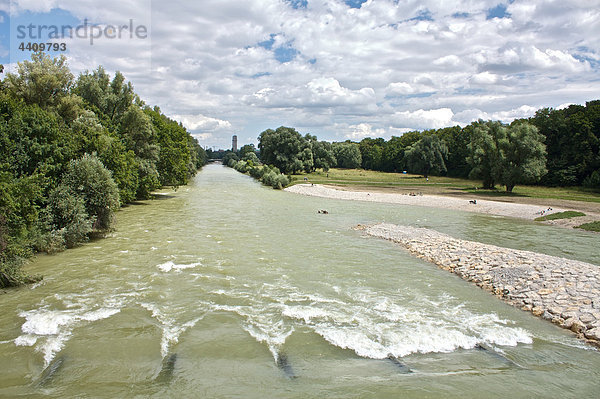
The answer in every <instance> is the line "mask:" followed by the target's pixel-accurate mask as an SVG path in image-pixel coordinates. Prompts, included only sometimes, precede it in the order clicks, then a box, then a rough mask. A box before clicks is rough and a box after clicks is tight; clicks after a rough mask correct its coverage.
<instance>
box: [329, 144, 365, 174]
mask: <svg viewBox="0 0 600 399" xmlns="http://www.w3.org/2000/svg"><path fill="white" fill-rule="evenodd" d="M333 154H334V156H335V159H336V160H337V167H338V168H344V169H356V168H360V164H361V163H362V158H361V156H360V149H359V148H358V144H356V143H351V142H343V143H333Z"/></svg>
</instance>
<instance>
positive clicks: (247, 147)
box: [240, 144, 256, 158]
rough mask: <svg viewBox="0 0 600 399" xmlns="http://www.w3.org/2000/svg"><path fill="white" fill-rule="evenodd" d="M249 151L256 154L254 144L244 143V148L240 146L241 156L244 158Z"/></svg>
mask: <svg viewBox="0 0 600 399" xmlns="http://www.w3.org/2000/svg"><path fill="white" fill-rule="evenodd" d="M249 152H252V153H255V154H256V148H255V147H254V144H245V145H243V146H242V148H240V158H244V156H245V155H246V154H248V153H249Z"/></svg>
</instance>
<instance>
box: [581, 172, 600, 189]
mask: <svg viewBox="0 0 600 399" xmlns="http://www.w3.org/2000/svg"><path fill="white" fill-rule="evenodd" d="M583 186H584V187H588V188H595V189H600V171H598V170H596V171H594V172H593V173H592V174H591V175H589V176H588V177H586V178H585V179H584V180H583Z"/></svg>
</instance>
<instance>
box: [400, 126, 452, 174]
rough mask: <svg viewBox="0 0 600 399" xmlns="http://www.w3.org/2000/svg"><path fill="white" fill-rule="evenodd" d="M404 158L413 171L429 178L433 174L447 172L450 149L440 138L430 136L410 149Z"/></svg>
mask: <svg viewBox="0 0 600 399" xmlns="http://www.w3.org/2000/svg"><path fill="white" fill-rule="evenodd" d="M404 157H405V158H406V162H407V164H408V167H409V168H410V170H411V171H413V172H417V173H420V174H422V175H423V176H425V177H426V178H427V177H428V176H429V174H430V173H432V172H433V173H439V172H446V162H445V160H446V159H447V157H448V147H447V146H446V143H445V142H444V141H442V140H440V139H439V137H437V136H433V135H428V136H424V137H423V138H422V139H420V140H419V141H417V142H416V143H415V144H413V145H411V146H410V147H408V149H406V151H405V153H404Z"/></svg>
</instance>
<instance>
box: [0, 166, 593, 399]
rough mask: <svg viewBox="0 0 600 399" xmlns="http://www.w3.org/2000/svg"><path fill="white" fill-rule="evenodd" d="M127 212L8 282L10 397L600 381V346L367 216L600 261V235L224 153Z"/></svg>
mask: <svg viewBox="0 0 600 399" xmlns="http://www.w3.org/2000/svg"><path fill="white" fill-rule="evenodd" d="M320 209H326V210H328V211H329V214H318V213H317V211H318V210H320ZM117 217H118V225H117V229H116V231H115V232H114V233H112V234H110V236H109V237H107V238H105V239H99V240H94V241H92V242H89V243H87V244H85V245H83V246H81V247H79V248H75V249H72V250H68V251H66V252H64V253H60V254H57V255H52V256H38V257H37V258H36V259H35V260H34V261H33V262H32V263H31V264H29V265H28V266H27V271H28V272H29V273H34V274H37V273H39V274H43V275H44V280H42V281H41V282H40V283H38V284H35V285H33V286H29V287H22V288H18V289H14V290H6V293H4V294H0V306H1V310H2V311H1V312H0V397H40V398H63V397H90V398H96V397H134V398H135V397H139V398H142V397H156V398H164V397H173V398H187V397H189V398H195V397H198V398H232V397H239V398H265V397H279V398H309V397H314V398H397V397H402V398H442V397H443V398H459V397H460V398H481V397H486V398H506V397H510V398H530V397H560V398H569V397H598V396H600V353H599V352H598V351H597V350H595V349H593V348H592V347H590V346H588V345H586V344H584V343H583V342H582V341H580V340H578V339H576V338H575V337H574V336H573V335H572V334H571V333H570V332H568V331H564V330H562V329H560V328H558V327H556V326H554V325H552V324H551V323H549V322H546V321H544V320H541V319H538V318H535V317H533V316H532V315H531V314H530V313H527V312H523V311H521V310H519V309H516V308H513V307H510V306H508V305H506V304H504V303H503V302H501V301H500V300H498V299H497V298H495V297H493V296H491V295H490V294H488V293H487V292H484V291H482V290H481V289H479V288H477V287H476V286H474V285H472V284H470V283H468V282H465V281H463V280H461V279H459V278H458V277H456V276H454V275H452V274H450V273H448V272H446V271H443V270H440V269H438V268H437V267H436V266H435V265H433V264H430V263H428V262H425V261H423V260H421V259H417V258H414V257H412V256H411V255H410V254H408V253H407V252H405V251H404V250H403V249H402V248H400V247H399V246H398V245H395V244H393V243H391V242H387V241H383V240H379V239H375V238H368V237H365V236H363V235H362V234H361V232H360V231H356V230H352V227H353V226H355V225H357V224H359V223H361V224H369V223H377V222H382V221H385V222H389V223H395V224H403V225H411V226H419V227H427V228H431V229H435V230H438V231H441V232H444V233H447V234H450V235H452V236H454V237H457V238H463V239H468V240H473V241H480V242H485V243H490V244H495V245H500V246H504V247H510V248H516V249H526V250H531V251H536V252H542V253H547V254H550V255H556V256H561V257H565V258H571V259H578V260H583V261H587V262H591V263H595V264H597V262H598V259H599V258H600V257H599V249H598V236H597V235H595V234H592V233H587V232H583V231H575V230H573V231H571V230H566V229H561V228H554V227H551V226H546V225H540V224H536V223H531V222H526V221H520V220H514V219H507V218H500V217H492V216H485V215H478V214H471V213H466V212H453V211H448V210H438V209H432V208H424V207H408V206H399V205H391V204H377V203H365V202H355V201H338V200H331V199H323V198H312V197H302V196H298V195H295V194H291V193H287V192H282V191H276V190H272V189H269V188H266V187H263V186H261V185H260V184H258V183H257V182H255V181H254V180H253V179H251V178H249V177H247V176H244V175H241V174H239V173H237V172H235V171H234V170H232V169H229V168H225V167H223V166H221V165H209V166H206V167H205V168H204V169H203V170H202V171H201V172H200V173H199V174H198V175H197V176H196V177H195V179H194V180H193V181H192V183H191V184H190V185H188V186H185V187H180V188H179V190H177V191H176V192H173V191H164V192H163V193H162V195H159V197H158V199H155V200H152V201H145V202H143V203H141V204H138V205H132V206H129V207H126V208H123V209H122V210H121V211H119V212H118V214H117ZM484 348H485V349H484Z"/></svg>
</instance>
